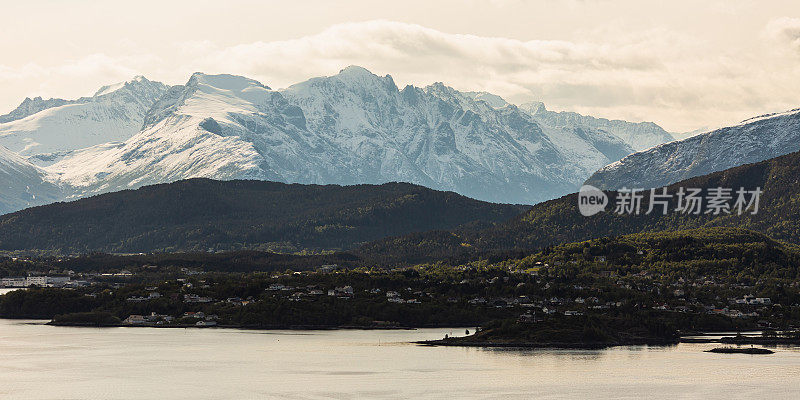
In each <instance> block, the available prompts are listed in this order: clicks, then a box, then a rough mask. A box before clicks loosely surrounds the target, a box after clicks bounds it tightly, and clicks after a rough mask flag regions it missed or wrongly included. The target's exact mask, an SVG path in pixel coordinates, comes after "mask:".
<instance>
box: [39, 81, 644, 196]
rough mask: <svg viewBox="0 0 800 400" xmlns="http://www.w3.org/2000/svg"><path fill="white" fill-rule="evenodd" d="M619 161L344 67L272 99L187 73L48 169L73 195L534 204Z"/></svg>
mask: <svg viewBox="0 0 800 400" xmlns="http://www.w3.org/2000/svg"><path fill="white" fill-rule="evenodd" d="M487 98H488V97H487ZM495 105H497V104H495ZM631 151H632V150H631V149H630V147H629V146H627V145H626V144H625V143H624V142H622V141H621V140H619V139H618V138H616V137H614V136H613V135H609V134H608V133H606V132H602V131H598V130H592V129H571V130H564V129H550V128H549V127H545V129H543V128H542V127H541V126H540V125H539V124H538V123H537V122H536V121H535V120H534V118H532V116H531V115H530V114H528V113H526V112H523V111H521V110H520V109H519V108H517V107H516V106H513V105H506V106H504V107H502V108H495V107H493V106H492V104H490V103H489V102H488V101H486V100H482V101H476V100H474V98H473V96H471V95H469V94H464V93H461V92H459V91H456V90H454V89H452V88H449V87H447V86H444V85H442V84H440V83H439V84H434V85H431V86H428V87H425V88H418V87H414V86H406V87H405V88H403V89H402V90H400V89H398V88H397V86H396V85H395V83H394V81H393V80H392V78H391V77H390V76H388V75H387V76H385V77H379V76H376V75H374V74H372V73H371V72H369V71H367V70H365V69H363V68H360V67H348V68H346V69H344V70H342V71H341V72H340V73H339V74H337V75H335V76H331V77H320V78H314V79H311V80H308V81H306V82H302V83H299V84H296V85H293V86H291V87H289V88H288V89H285V90H283V91H274V90H271V89H269V88H268V87H267V86H264V85H262V84H261V83H259V82H256V81H253V80H250V79H247V78H243V77H237V76H231V75H205V74H200V73H198V74H194V75H193V76H192V77H191V79H190V80H189V82H188V83H187V84H186V85H183V86H176V87H173V88H171V89H170V90H169V91H168V92H167V93H166V94H165V95H164V96H163V97H162V98H160V99H159V100H157V101H156V102H155V104H154V105H153V107H152V108H151V109H150V111H149V112H148V113H147V115H145V116H144V123H143V130H142V131H141V132H139V133H137V134H136V135H134V136H132V137H130V138H129V139H127V140H125V141H124V142H122V143H116V144H115V143H109V144H101V145H95V146H93V147H90V148H86V149H83V150H79V151H75V152H74V153H73V154H71V155H70V156H68V157H66V158H65V159H63V160H61V161H59V162H57V163H55V164H53V165H52V166H50V167H48V170H49V171H51V172H52V173H54V174H55V175H56V176H58V177H59V178H58V179H59V182H61V183H63V184H66V185H71V186H73V187H75V188H76V194H75V195H76V196H83V195H88V194H92V193H99V192H105V191H113V190H119V189H127V188H132V187H138V186H141V185H146V184H151V183H159V182H169V181H174V180H179V179H185V178H191V177H209V178H215V179H235V178H249V179H267V180H276V181H283V182H298V183H335V184H358V183H383V182H389V181H406V182H412V183H417V184H422V185H425V186H429V187H432V188H436V189H443V190H452V191H455V192H458V193H461V194H464V195H467V196H470V197H474V198H477V199H481V200H490V201H501V202H517V203H535V202H538V201H542V200H546V199H549V198H553V197H557V196H560V195H563V194H565V193H568V192H571V191H574V190H576V189H577V188H578V187H579V185H580V184H581V182H583V180H584V179H585V178H586V177H587V176H589V175H590V174H591V173H592V172H593V171H595V170H596V169H597V168H600V167H601V166H603V165H606V164H608V163H610V162H613V161H616V160H617V159H619V158H621V157H623V156H624V155H626V154H628V153H630V152H631Z"/></svg>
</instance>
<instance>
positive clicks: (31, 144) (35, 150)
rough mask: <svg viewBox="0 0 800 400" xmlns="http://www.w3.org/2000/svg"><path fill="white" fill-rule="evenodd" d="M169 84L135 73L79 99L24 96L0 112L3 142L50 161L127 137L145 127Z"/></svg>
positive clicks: (0, 139)
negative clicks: (123, 80)
mask: <svg viewBox="0 0 800 400" xmlns="http://www.w3.org/2000/svg"><path fill="white" fill-rule="evenodd" d="M166 90H167V87H166V86H165V85H164V84H162V83H159V82H151V81H149V80H147V79H145V78H144V77H136V78H134V79H133V80H131V81H128V82H122V83H119V84H116V85H110V86H104V87H102V88H100V90H98V91H97V93H96V94H95V95H94V96H92V97H84V98H80V99H77V100H64V99H49V100H42V98H41V97H37V98H34V99H25V101H23V102H22V104H20V106H19V107H17V109H15V110H14V111H12V112H11V113H9V114H6V115H3V116H0V145H2V146H5V147H6V148H8V149H9V150H11V151H13V152H15V153H17V154H19V155H20V156H22V157H23V158H26V159H28V160H29V161H30V162H32V163H34V164H36V165H39V166H46V165H50V164H52V163H53V162H55V161H57V160H59V159H61V158H63V157H64V156H66V155H67V154H69V153H70V152H72V151H74V150H78V149H83V148H86V147H89V146H94V145H98V144H102V143H107V142H113V141H124V140H126V139H128V138H130V137H131V136H133V135H134V134H136V133H137V132H138V131H139V130H140V129H141V128H142V123H143V121H144V116H145V114H146V113H147V110H148V109H149V108H150V106H151V105H152V104H153V103H154V102H155V101H156V100H157V99H159V98H160V97H161V96H162V95H163V94H164V93H165V92H166Z"/></svg>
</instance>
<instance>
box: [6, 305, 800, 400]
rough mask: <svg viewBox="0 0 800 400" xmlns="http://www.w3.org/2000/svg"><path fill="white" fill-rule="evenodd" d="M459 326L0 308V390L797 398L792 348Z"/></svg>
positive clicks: (232, 395) (236, 395)
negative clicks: (195, 324)
mask: <svg viewBox="0 0 800 400" xmlns="http://www.w3.org/2000/svg"><path fill="white" fill-rule="evenodd" d="M451 331H452V333H455V334H459V333H461V334H463V329H457V330H456V329H452V330H451V329H421V330H415V331H359V330H341V331H246V330H232V329H231V330H227V329H163V328H71V327H54V326H47V325H44V321H22V320H0V360H1V361H0V398H3V399H89V398H102V399H155V398H176V399H178V398H185V399H222V398H229V399H256V398H258V399H261V398H293V399H321V398H343V399H352V398H459V399H463V398H498V399H499V398H503V399H505V398H540V399H541V398H545V399H585V398H615V399H619V398H623V399H639V398H665V399H666V398H668V399H685V398H692V399H694V398H702V399H728V400H729V399H739V398H742V399H744V398H769V399H781V398H783V399H793V398H795V399H796V398H800V382H799V381H798V380H797V377H798V376H800V350H791V349H783V348H779V349H777V351H776V353H775V354H773V355H769V356H749V355H741V354H731V355H726V354H710V353H703V352H702V350H704V349H707V348H709V347H711V346H712V345H702V344H681V345H678V346H672V347H650V348H648V347H623V348H613V349H608V350H487V349H477V348H454V347H449V348H441V347H423V346H417V345H413V344H409V343H408V342H409V341H413V340H422V339H436V338H441V337H442V336H443V335H444V334H445V333H451Z"/></svg>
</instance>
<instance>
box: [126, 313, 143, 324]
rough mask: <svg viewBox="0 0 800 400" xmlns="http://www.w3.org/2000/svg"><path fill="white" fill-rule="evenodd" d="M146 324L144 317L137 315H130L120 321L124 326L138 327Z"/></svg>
mask: <svg viewBox="0 0 800 400" xmlns="http://www.w3.org/2000/svg"><path fill="white" fill-rule="evenodd" d="M146 322H147V320H145V318H144V316H143V315H138V314H131V315H129V316H128V318H125V320H124V321H122V323H123V324H126V325H139V324H144V323H146Z"/></svg>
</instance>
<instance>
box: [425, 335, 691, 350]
mask: <svg viewBox="0 0 800 400" xmlns="http://www.w3.org/2000/svg"><path fill="white" fill-rule="evenodd" d="M460 339H461V338H453V339H438V340H420V341H416V342H413V343H415V344H418V345H421V346H431V347H435V346H444V347H487V348H525V349H543V348H555V349H585V350H598V349H605V348H609V347H618V346H674V345H676V344H678V343H679V341H678V340H666V339H644V340H632V341H629V342H610V343H603V342H586V343H570V342H491V341H468V340H460Z"/></svg>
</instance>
